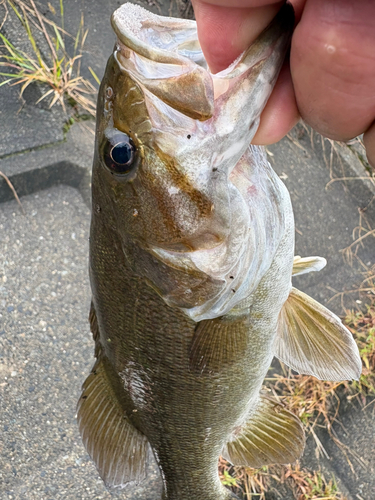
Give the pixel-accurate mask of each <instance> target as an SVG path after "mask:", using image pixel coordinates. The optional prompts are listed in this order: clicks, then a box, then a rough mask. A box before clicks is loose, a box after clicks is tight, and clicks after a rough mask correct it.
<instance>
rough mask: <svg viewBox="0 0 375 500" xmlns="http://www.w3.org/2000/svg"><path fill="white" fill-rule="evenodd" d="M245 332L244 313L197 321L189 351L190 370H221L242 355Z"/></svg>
mask: <svg viewBox="0 0 375 500" xmlns="http://www.w3.org/2000/svg"><path fill="white" fill-rule="evenodd" d="M248 331H249V327H248V317H247V316H245V315H244V316H240V315H238V316H235V315H233V316H229V315H227V316H222V317H220V318H215V319H209V320H204V321H201V322H199V323H198V326H197V328H196V330H195V334H194V338H193V342H192V346H191V350H190V369H191V370H192V371H198V372H200V373H201V374H202V375H203V374H205V375H206V374H210V373H217V372H219V371H222V370H225V369H226V368H228V367H229V366H230V365H231V364H232V363H234V362H235V361H237V360H238V357H239V356H242V355H243V352H244V351H245V349H246V346H247V343H248V339H249V335H248Z"/></svg>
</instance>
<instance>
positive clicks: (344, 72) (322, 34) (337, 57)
mask: <svg viewBox="0 0 375 500" xmlns="http://www.w3.org/2000/svg"><path fill="white" fill-rule="evenodd" d="M374 19H375V2H373V1H372V0H357V1H356V2H353V1H352V0H307V2H306V5H305V9H304V11H303V15H302V18H301V21H300V23H299V24H298V26H297V28H296V30H295V33H294V36H293V40H292V49H291V72H292V78H293V84H294V89H295V92H296V99H297V104H298V108H299V110H300V112H301V115H302V117H303V118H304V120H305V121H306V122H307V123H309V124H310V125H311V126H312V127H313V128H314V129H316V130H317V131H318V132H320V133H321V134H323V135H325V136H328V137H331V138H332V139H336V140H348V139H350V138H352V137H355V136H357V135H359V134H361V133H362V132H364V131H365V130H367V129H368V128H369V127H370V125H371V123H372V122H373V120H374V118H375V28H374Z"/></svg>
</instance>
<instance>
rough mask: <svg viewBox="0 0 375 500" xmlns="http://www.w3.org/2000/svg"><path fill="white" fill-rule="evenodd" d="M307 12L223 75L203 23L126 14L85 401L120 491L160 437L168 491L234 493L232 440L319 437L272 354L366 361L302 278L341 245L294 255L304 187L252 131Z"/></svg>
mask: <svg viewBox="0 0 375 500" xmlns="http://www.w3.org/2000/svg"><path fill="white" fill-rule="evenodd" d="M293 24H294V16H293V9H292V7H291V6H290V5H288V4H286V5H285V6H284V7H283V8H282V9H281V10H280V12H279V14H278V15H277V16H276V18H275V19H274V20H273V21H272V22H271V24H270V25H269V27H268V28H266V30H264V32H263V33H262V34H261V35H260V36H259V38H258V39H257V40H256V41H255V42H254V44H253V45H252V46H251V47H249V49H248V50H247V51H245V52H244V54H242V55H241V56H240V57H239V58H238V59H237V60H236V61H235V62H234V63H233V64H232V65H231V66H230V67H229V68H227V69H226V70H225V71H223V72H221V73H219V74H217V75H213V74H211V73H210V71H209V69H208V68H207V64H206V62H205V60H204V56H203V54H202V53H201V51H200V48H199V42H198V40H197V33H196V25H195V22H193V21H186V20H179V19H173V18H163V17H161V16H156V15H155V14H150V13H148V12H147V11H146V10H144V9H142V8H141V7H139V6H136V5H133V4H124V5H123V6H122V7H120V8H119V9H118V10H117V11H115V13H114V14H113V16H112V26H113V28H114V30H115V32H116V34H117V37H118V43H117V44H116V47H115V53H114V55H112V56H111V57H110V58H109V61H108V64H107V68H106V72H105V76H104V78H103V81H102V83H101V87H100V90H99V99H98V109H97V132H96V142H95V157H94V165H93V176H92V201H93V207H94V208H95V209H94V210H93V211H92V222H91V231H90V280H91V288H92V306H91V312H90V325H91V330H92V333H93V337H94V341H95V356H96V362H95V365H94V367H93V369H92V372H91V373H90V375H89V376H88V378H87V379H86V381H85V382H84V384H83V387H82V394H81V397H80V399H79V401H78V409H77V418H78V426H79V429H80V432H81V435H82V439H83V442H84V445H85V447H86V449H87V451H88V453H89V454H90V456H91V457H92V459H93V460H94V462H95V464H96V466H97V468H98V471H99V474H100V476H101V477H102V478H103V480H104V482H105V484H106V485H107V486H108V488H119V489H121V488H123V487H125V486H126V485H127V484H129V483H134V482H136V483H139V482H141V481H143V480H145V479H146V463H147V459H148V453H149V450H150V449H151V451H152V453H153V454H154V457H155V459H156V462H157V464H158V467H159V470H160V474H161V477H162V480H163V494H162V495H163V497H162V498H163V499H164V500H193V499H194V500H229V499H230V498H233V494H232V493H231V492H230V491H229V490H227V489H226V488H225V487H224V486H223V485H222V484H221V482H220V478H219V475H218V460H219V457H220V455H222V456H223V457H224V458H226V459H227V460H229V461H230V462H231V463H232V464H233V465H247V466H250V467H260V466H262V465H267V464H271V463H288V462H292V461H294V460H296V459H297V458H299V457H300V455H301V453H302V451H303V448H304V433H303V429H302V425H301V423H300V421H299V419H298V417H296V416H295V415H293V413H291V412H289V411H288V409H287V408H285V407H284V406H283V405H282V404H281V403H279V402H278V401H275V400H272V399H271V398H270V397H269V396H268V395H267V394H264V393H263V392H262V390H261V388H262V382H263V380H264V377H265V376H266V373H267V370H268V368H269V366H270V364H271V361H272V358H273V356H277V357H279V358H280V359H282V360H283V361H284V362H285V363H286V364H287V365H289V366H290V367H292V368H293V369H295V370H297V371H298V372H300V373H309V374H312V375H315V376H317V377H319V378H322V379H327V380H330V379H331V380H344V379H351V378H358V377H359V375H360V371H361V361H360V358H359V354H358V349H357V347H356V345H355V343H354V340H353V338H352V336H351V334H350V332H349V331H348V330H347V329H346V328H345V327H344V326H343V325H342V323H341V321H340V320H339V318H337V317H336V316H335V315H333V314H332V313H331V312H330V311H328V310H327V309H326V308H324V307H323V306H321V305H320V304H318V303H317V302H315V301H314V300H313V299H311V298H310V297H308V296H307V295H305V294H303V293H302V292H299V291H298V290H295V289H294V288H293V287H292V284H291V278H292V275H293V274H304V273H307V272H311V271H319V270H320V269H322V267H324V265H325V259H323V258H320V257H309V258H301V257H299V256H297V257H295V258H294V257H293V254H294V219H293V212H292V207H291V203H290V198H289V194H288V192H287V190H286V187H285V186H284V184H283V183H282V182H281V181H280V179H279V178H278V177H277V175H276V174H275V173H274V172H273V170H272V168H271V167H270V165H269V164H268V162H267V158H266V153H265V151H264V149H263V148H261V147H256V146H249V143H250V141H251V139H252V137H253V135H254V134H255V132H256V128H257V125H258V123H259V117H260V113H261V111H262V109H263V108H264V106H265V104H266V102H267V99H268V97H269V95H270V93H271V91H272V87H273V85H274V83H275V81H276V79H277V75H278V73H279V70H280V68H281V66H282V63H283V59H284V56H285V54H286V52H287V50H288V45H289V41H290V37H291V32H292V29H293ZM121 162H122V163H121Z"/></svg>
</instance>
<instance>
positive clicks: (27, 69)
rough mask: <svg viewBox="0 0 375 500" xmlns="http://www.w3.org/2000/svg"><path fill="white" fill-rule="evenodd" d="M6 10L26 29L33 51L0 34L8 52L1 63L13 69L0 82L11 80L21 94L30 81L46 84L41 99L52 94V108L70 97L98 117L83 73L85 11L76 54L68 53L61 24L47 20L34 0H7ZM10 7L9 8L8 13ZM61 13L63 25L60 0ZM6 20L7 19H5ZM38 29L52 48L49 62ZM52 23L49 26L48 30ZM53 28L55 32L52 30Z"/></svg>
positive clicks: (78, 35)
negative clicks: (41, 47)
mask: <svg viewBox="0 0 375 500" xmlns="http://www.w3.org/2000/svg"><path fill="white" fill-rule="evenodd" d="M4 5H5V7H6V9H8V6H9V7H10V8H11V9H12V10H13V12H14V13H15V15H16V16H17V17H18V19H19V21H20V22H21V23H22V26H23V28H24V29H25V31H26V34H27V38H28V41H29V44H30V52H29V53H26V52H24V51H22V50H19V49H17V48H16V47H15V46H14V45H13V44H12V43H11V42H10V41H9V40H8V39H7V38H6V37H5V36H4V35H3V34H1V33H0V38H1V41H2V42H3V49H5V50H4V52H5V54H4V55H2V56H0V59H2V61H0V65H1V66H3V67H6V68H9V70H10V71H11V72H9V73H4V72H1V73H0V75H2V76H4V77H6V80H4V81H2V82H1V83H0V86H1V85H4V84H6V83H11V84H13V85H21V95H22V94H23V92H24V91H25V89H26V88H27V87H28V85H30V84H31V83H34V82H38V83H43V84H46V85H47V86H48V87H50V88H49V90H47V91H46V92H45V93H44V94H43V95H42V97H41V98H40V99H39V100H38V102H39V101H41V100H43V99H45V98H46V97H48V96H50V97H51V100H50V103H49V107H52V106H53V105H54V104H55V103H56V102H59V103H60V104H61V106H62V108H63V109H64V110H66V105H65V100H64V99H65V98H66V97H68V98H69V99H71V100H72V101H73V102H74V103H75V104H76V105H78V106H80V107H82V108H83V109H84V110H86V111H87V112H88V113H90V114H91V115H93V116H95V99H93V97H91V96H94V95H95V94H96V89H95V87H94V86H93V85H92V84H91V83H90V82H89V81H88V80H86V79H85V78H83V77H82V76H81V75H80V63H81V57H82V48H83V45H84V43H85V40H86V37H87V33H88V30H87V29H86V30H85V28H84V18H83V14H82V16H81V22H80V26H79V29H78V32H77V35H76V37H75V39H74V49H73V55H69V54H68V53H67V51H66V48H65V43H64V38H63V35H64V34H66V35H68V33H66V32H65V31H64V29H63V28H62V27H59V26H58V25H57V24H56V23H54V22H51V21H48V20H47V19H46V18H45V17H44V16H43V15H42V14H41V13H40V12H39V11H38V9H37V7H36V6H35V3H34V0H28V2H26V1H23V0H6V1H5V3H4ZM7 13H8V10H7V11H6V14H7ZM60 13H61V19H62V26H63V25H64V21H63V19H64V18H63V15H64V9H63V0H60ZM4 21H5V19H4ZM32 25H33V27H34V29H37V30H39V31H40V32H41V33H42V34H43V36H44V38H45V40H46V42H47V44H48V47H49V50H50V53H49V59H50V60H49V61H47V60H46V58H44V57H43V56H42V54H41V52H40V50H39V48H38V46H37V43H36V40H35V37H34V34H33V30H32V28H31V26H32ZM47 25H49V29H47ZM51 30H52V31H53V34H51V33H50V31H51ZM89 69H90V71H91V73H92V74H93V76H94V78H95V80H96V81H99V80H98V78H97V76H96V75H95V73H94V71H93V70H92V69H91V68H89Z"/></svg>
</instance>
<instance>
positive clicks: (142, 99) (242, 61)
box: [93, 4, 293, 320]
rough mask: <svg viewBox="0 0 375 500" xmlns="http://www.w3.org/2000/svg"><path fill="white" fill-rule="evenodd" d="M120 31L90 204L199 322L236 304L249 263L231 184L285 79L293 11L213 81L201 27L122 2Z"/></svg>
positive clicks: (244, 212) (244, 226)
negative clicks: (278, 85)
mask: <svg viewBox="0 0 375 500" xmlns="http://www.w3.org/2000/svg"><path fill="white" fill-rule="evenodd" d="M112 26H113V28H114V30H115V32H116V34H117V37H118V40H117V43H116V46H115V50H114V53H113V55H112V56H111V57H110V59H109V61H108V65H107V68H106V72H105V76H104V78H103V81H102V84H101V88H100V91H99V98H98V111H97V133H96V156H95V161H94V171H93V203H94V204H96V203H99V204H100V205H101V206H102V207H105V210H106V214H107V220H108V224H110V225H112V227H113V228H114V230H115V231H116V232H117V234H118V235H119V239H120V241H121V245H122V250H123V252H124V254H125V256H126V259H127V262H128V264H129V265H130V266H131V268H132V269H133V271H134V272H135V273H137V274H138V275H139V276H141V277H142V278H144V279H145V280H147V282H148V283H149V284H150V286H152V287H153V288H154V289H155V290H156V291H157V292H158V293H159V294H160V295H161V296H162V297H163V299H164V300H165V301H166V302H167V303H168V304H169V305H170V306H173V307H179V308H182V309H183V310H184V311H185V312H186V313H187V314H188V315H189V316H190V317H192V318H193V319H195V320H201V319H205V318H208V317H212V316H218V315H220V314H223V312H225V309H228V307H229V306H230V305H232V302H230V300H229V298H226V297H227V296H228V295H230V293H232V292H231V290H230V288H231V286H233V282H232V281H231V280H233V279H234V277H233V274H234V273H235V274H236V286H237V285H240V284H241V279H242V280H243V276H242V275H244V272H245V267H246V266H248V264H249V258H243V257H244V256H243V254H244V252H245V253H246V251H245V250H246V248H245V247H246V242H247V237H246V233H247V232H248V230H249V213H248V209H247V206H246V201H245V200H244V199H243V196H241V194H240V193H239V191H238V189H237V187H236V186H235V184H233V183H232V182H231V178H232V177H233V172H235V169H236V166H237V165H238V164H239V163H240V159H241V157H243V155H244V154H245V153H246V150H247V149H248V147H249V143H250V141H251V139H252V137H253V136H254V134H255V132H256V129H257V127H258V123H259V116H260V114H261V111H262V110H263V108H264V106H265V103H266V101H267V99H268V97H269V95H270V93H271V91H272V88H273V85H274V83H275V81H276V79H277V76H278V73H279V70H280V67H281V65H282V62H283V59H284V56H285V53H286V51H287V48H288V44H289V40H290V34H291V30H292V27H293V15H292V8H291V7H290V6H286V7H284V8H283V9H282V11H281V12H280V14H279V15H278V17H277V18H276V19H275V20H274V21H273V23H271V25H270V26H269V27H268V28H267V29H266V30H265V31H264V32H263V33H262V35H261V36H260V37H259V38H258V39H257V41H256V42H255V43H254V44H253V45H252V46H251V47H250V48H249V49H248V50H247V51H246V52H245V53H244V54H242V55H241V56H240V57H239V58H238V60H236V61H235V62H234V63H233V64H232V65H231V66H230V67H229V68H227V69H226V70H224V71H222V72H221V73H218V74H216V75H213V74H212V73H211V72H210V71H209V69H208V67H207V64H206V61H205V59H204V56H203V53H202V51H201V48H200V46H199V42H198V39H197V30H196V23H195V22H194V21H188V20H181V19H173V18H164V17H161V16H157V15H155V14H151V13H150V12H148V11H146V10H144V9H142V8H141V7H139V6H137V5H133V4H124V5H123V6H121V7H120V8H119V9H117V10H116V11H115V12H114V14H113V16H112ZM103 215H104V214H103ZM218 302H220V304H221V305H220V307H216V309H215V307H213V306H215V304H217V303H218ZM212 311H214V312H212Z"/></svg>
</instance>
